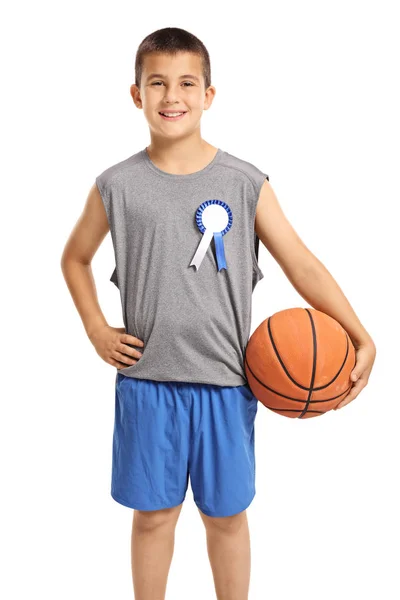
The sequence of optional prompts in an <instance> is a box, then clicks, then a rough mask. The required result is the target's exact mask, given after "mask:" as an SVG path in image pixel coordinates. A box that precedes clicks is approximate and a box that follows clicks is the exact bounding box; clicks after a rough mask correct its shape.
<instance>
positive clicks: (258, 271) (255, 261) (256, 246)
mask: <svg viewBox="0 0 400 600" xmlns="http://www.w3.org/2000/svg"><path fill="white" fill-rule="evenodd" d="M262 176H263V178H262V182H261V185H260V187H259V188H258V193H257V197H256V201H255V203H254V212H253V215H252V223H253V237H254V244H253V245H252V257H253V271H254V272H255V274H256V275H257V277H258V280H260V279H262V278H263V277H264V273H263V272H262V270H261V268H260V265H259V264H258V254H259V247H260V238H259V237H258V235H257V234H256V231H255V220H256V210H257V204H258V200H259V197H260V192H261V187H262V185H263V183H264V181H265V180H266V179H267V180H268V181H269V175H267V174H266V173H262Z"/></svg>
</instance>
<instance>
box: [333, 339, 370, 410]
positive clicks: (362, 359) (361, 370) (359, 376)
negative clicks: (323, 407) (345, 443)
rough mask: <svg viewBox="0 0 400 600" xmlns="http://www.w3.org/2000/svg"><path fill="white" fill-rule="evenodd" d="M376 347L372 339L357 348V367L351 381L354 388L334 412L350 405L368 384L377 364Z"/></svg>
mask: <svg viewBox="0 0 400 600" xmlns="http://www.w3.org/2000/svg"><path fill="white" fill-rule="evenodd" d="M375 356H376V347H375V344H374V342H373V340H372V339H370V340H369V341H368V342H365V343H363V344H361V345H359V346H356V361H357V362H356V366H355V367H354V369H353V371H352V373H351V375H350V379H351V381H353V382H354V383H353V387H352V388H351V390H350V392H349V394H348V395H347V396H346V398H345V399H344V400H342V401H341V402H340V404H339V405H338V406H336V407H335V408H334V409H333V410H337V409H338V408H343V406H346V404H349V403H350V402H352V401H353V400H355V398H357V396H358V394H359V393H360V392H361V390H362V389H364V388H365V386H366V385H367V383H368V379H369V375H370V373H371V370H372V367H373V365H374V362H375Z"/></svg>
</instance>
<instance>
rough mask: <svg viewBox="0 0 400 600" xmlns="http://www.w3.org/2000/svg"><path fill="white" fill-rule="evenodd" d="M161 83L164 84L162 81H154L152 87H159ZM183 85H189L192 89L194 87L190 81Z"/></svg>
mask: <svg viewBox="0 0 400 600" xmlns="http://www.w3.org/2000/svg"><path fill="white" fill-rule="evenodd" d="M159 83H161V84H162V81H154V82H153V83H152V84H151V85H157V84H159ZM183 84H184V85H185V84H186V85H189V86H190V87H193V83H191V82H190V81H184V82H183Z"/></svg>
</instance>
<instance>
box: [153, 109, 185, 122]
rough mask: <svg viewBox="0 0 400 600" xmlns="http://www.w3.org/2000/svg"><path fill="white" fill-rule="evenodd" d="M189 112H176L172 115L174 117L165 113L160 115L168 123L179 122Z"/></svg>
mask: <svg viewBox="0 0 400 600" xmlns="http://www.w3.org/2000/svg"><path fill="white" fill-rule="evenodd" d="M186 113H187V111H186V110H185V111H178V110H177V111H176V112H174V113H172V114H173V115H174V116H169V114H168V113H163V112H159V113H158V114H159V115H160V117H162V118H163V119H165V120H166V121H178V120H179V119H182V118H183V117H184V116H185V115H186Z"/></svg>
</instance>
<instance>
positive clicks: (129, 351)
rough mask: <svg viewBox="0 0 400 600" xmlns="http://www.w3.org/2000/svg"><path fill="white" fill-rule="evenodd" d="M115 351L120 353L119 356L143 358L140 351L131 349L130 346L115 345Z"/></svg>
mask: <svg viewBox="0 0 400 600" xmlns="http://www.w3.org/2000/svg"><path fill="white" fill-rule="evenodd" d="M116 350H117V351H118V352H121V354H127V355H128V356H133V357H136V358H140V357H141V356H143V354H142V352H140V350H136V349H135V348H131V346H127V345H126V344H122V343H120V344H118V345H117V347H116Z"/></svg>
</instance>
